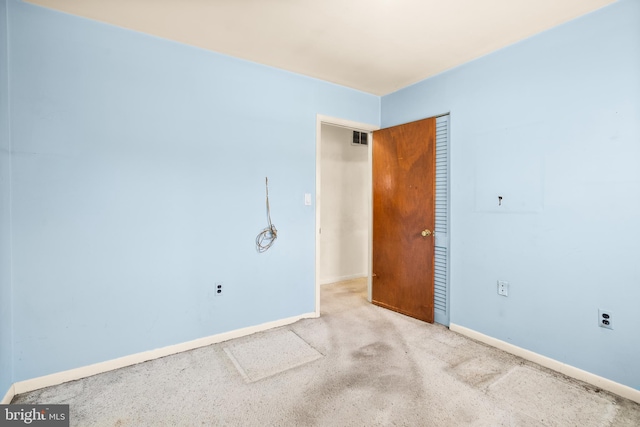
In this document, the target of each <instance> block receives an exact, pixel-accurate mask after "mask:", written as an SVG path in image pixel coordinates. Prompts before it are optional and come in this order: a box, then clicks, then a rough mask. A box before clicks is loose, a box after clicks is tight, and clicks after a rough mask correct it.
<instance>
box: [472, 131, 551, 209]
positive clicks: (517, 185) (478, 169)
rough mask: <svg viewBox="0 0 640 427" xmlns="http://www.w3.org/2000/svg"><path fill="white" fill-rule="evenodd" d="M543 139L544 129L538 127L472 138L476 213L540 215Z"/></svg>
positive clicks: (542, 185) (542, 193)
mask: <svg viewBox="0 0 640 427" xmlns="http://www.w3.org/2000/svg"><path fill="white" fill-rule="evenodd" d="M544 135H545V133H544V127H543V125H542V124H540V123H534V124H525V125H521V126H516V127H511V128H505V129H496V130H491V131H488V132H483V133H479V134H477V135H474V138H475V139H476V141H475V142H476V143H475V150H476V152H475V210H476V211H477V212H494V213H535V212H540V211H542V209H543V204H544V157H543V154H542V153H543V151H544V150H543V149H542V146H544V144H546V141H545V139H544Z"/></svg>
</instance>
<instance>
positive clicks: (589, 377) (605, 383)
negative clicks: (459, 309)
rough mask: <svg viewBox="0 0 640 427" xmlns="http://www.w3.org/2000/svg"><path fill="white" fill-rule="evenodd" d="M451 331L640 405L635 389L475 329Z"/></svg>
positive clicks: (454, 328)
mask: <svg viewBox="0 0 640 427" xmlns="http://www.w3.org/2000/svg"><path fill="white" fill-rule="evenodd" d="M449 329H450V330H452V331H454V332H457V333H459V334H461V335H464V336H466V337H469V338H472V339H474V340H477V341H480V342H483V343H485V344H488V345H490V346H492V347H496V348H498V349H500V350H503V351H506V352H507V353H511V354H514V355H516V356H519V357H522V358H523V359H526V360H529V361H531V362H534V363H537V364H538V365H541V366H544V367H545V368H549V369H553V370H554V371H556V372H560V373H561V374H564V375H567V376H569V377H572V378H575V379H577V380H580V381H584V382H586V383H589V384H591V385H594V386H596V387H599V388H601V389H603V390H607V391H610V392H611V393H615V394H617V395H618V396H622V397H624V398H626V399H629V400H633V401H634V402H636V403H640V390H636V389H635V388H631V387H629V386H626V385H624V384H620V383H617V382H615V381H612V380H609V379H607V378H604V377H601V376H599V375H596V374H592V373H591V372H587V371H583V370H582V369H580V368H576V367H575V366H571V365H567V364H566V363H562V362H559V361H557V360H555V359H551V358H550V357H547V356H543V355H541V354H538V353H535V352H533V351H530V350H526V349H524V348H522V347H518V346H516V345H513V344H509V343H508V342H505V341H502V340H499V339H497V338H493V337H490V336H488V335H485V334H483V333H480V332H477V331H474V330H473V329H469V328H465V327H464V326H460V325H456V324H454V323H451V324H450V325H449Z"/></svg>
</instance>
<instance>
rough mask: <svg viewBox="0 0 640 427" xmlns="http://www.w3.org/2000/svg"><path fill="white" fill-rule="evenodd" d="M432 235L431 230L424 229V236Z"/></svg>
mask: <svg viewBox="0 0 640 427" xmlns="http://www.w3.org/2000/svg"><path fill="white" fill-rule="evenodd" d="M427 236H431V230H428V229H427V230H422V237H427Z"/></svg>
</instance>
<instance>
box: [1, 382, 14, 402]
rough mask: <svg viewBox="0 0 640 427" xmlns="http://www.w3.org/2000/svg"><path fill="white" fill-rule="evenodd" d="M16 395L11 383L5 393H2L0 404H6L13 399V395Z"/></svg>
mask: <svg viewBox="0 0 640 427" xmlns="http://www.w3.org/2000/svg"><path fill="white" fill-rule="evenodd" d="M15 395H16V388H15V386H14V385H13V384H11V386H10V387H9V390H7V394H5V395H4V397H3V398H2V401H0V404H1V405H8V404H9V403H11V401H12V400H13V397H14V396H15Z"/></svg>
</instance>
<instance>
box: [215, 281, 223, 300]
mask: <svg viewBox="0 0 640 427" xmlns="http://www.w3.org/2000/svg"><path fill="white" fill-rule="evenodd" d="M222 285H224V283H222V282H219V283H216V284H214V285H213V292H214V293H215V295H216V296H217V297H220V296H222V289H223V288H222Z"/></svg>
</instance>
